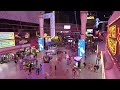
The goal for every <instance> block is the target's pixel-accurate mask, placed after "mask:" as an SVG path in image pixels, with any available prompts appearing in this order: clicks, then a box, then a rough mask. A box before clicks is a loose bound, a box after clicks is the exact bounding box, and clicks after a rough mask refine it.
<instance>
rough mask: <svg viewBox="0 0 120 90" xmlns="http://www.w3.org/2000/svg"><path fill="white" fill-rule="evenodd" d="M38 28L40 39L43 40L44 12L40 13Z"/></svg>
mask: <svg viewBox="0 0 120 90" xmlns="http://www.w3.org/2000/svg"><path fill="white" fill-rule="evenodd" d="M39 26H40V29H39V30H40V37H41V38H43V36H44V28H43V27H44V11H40V15H39Z"/></svg>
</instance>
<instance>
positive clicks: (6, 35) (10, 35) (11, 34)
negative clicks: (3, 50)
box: [0, 32, 15, 40]
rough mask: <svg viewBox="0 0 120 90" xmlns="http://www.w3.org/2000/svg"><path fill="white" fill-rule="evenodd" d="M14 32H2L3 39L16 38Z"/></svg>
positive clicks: (0, 34) (1, 37)
mask: <svg viewBox="0 0 120 90" xmlns="http://www.w3.org/2000/svg"><path fill="white" fill-rule="evenodd" d="M14 38H15V37H14V32H0V40H1V39H14Z"/></svg>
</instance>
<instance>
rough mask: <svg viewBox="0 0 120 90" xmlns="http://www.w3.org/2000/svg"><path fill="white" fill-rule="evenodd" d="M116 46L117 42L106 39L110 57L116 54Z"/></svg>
mask: <svg viewBox="0 0 120 90" xmlns="http://www.w3.org/2000/svg"><path fill="white" fill-rule="evenodd" d="M116 46H117V41H116V40H113V39H111V38H108V48H109V50H110V52H111V53H112V55H115V54H116Z"/></svg>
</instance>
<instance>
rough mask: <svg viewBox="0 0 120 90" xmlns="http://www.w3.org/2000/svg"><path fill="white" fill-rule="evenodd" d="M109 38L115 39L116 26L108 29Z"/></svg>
mask: <svg viewBox="0 0 120 90" xmlns="http://www.w3.org/2000/svg"><path fill="white" fill-rule="evenodd" d="M109 37H111V38H116V25H114V26H111V27H109Z"/></svg>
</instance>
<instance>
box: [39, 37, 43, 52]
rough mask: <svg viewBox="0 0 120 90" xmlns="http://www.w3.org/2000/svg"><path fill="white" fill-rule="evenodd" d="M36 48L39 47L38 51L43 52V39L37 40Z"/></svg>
mask: <svg viewBox="0 0 120 90" xmlns="http://www.w3.org/2000/svg"><path fill="white" fill-rule="evenodd" d="M38 46H39V50H40V51H43V50H44V39H43V38H38Z"/></svg>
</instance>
